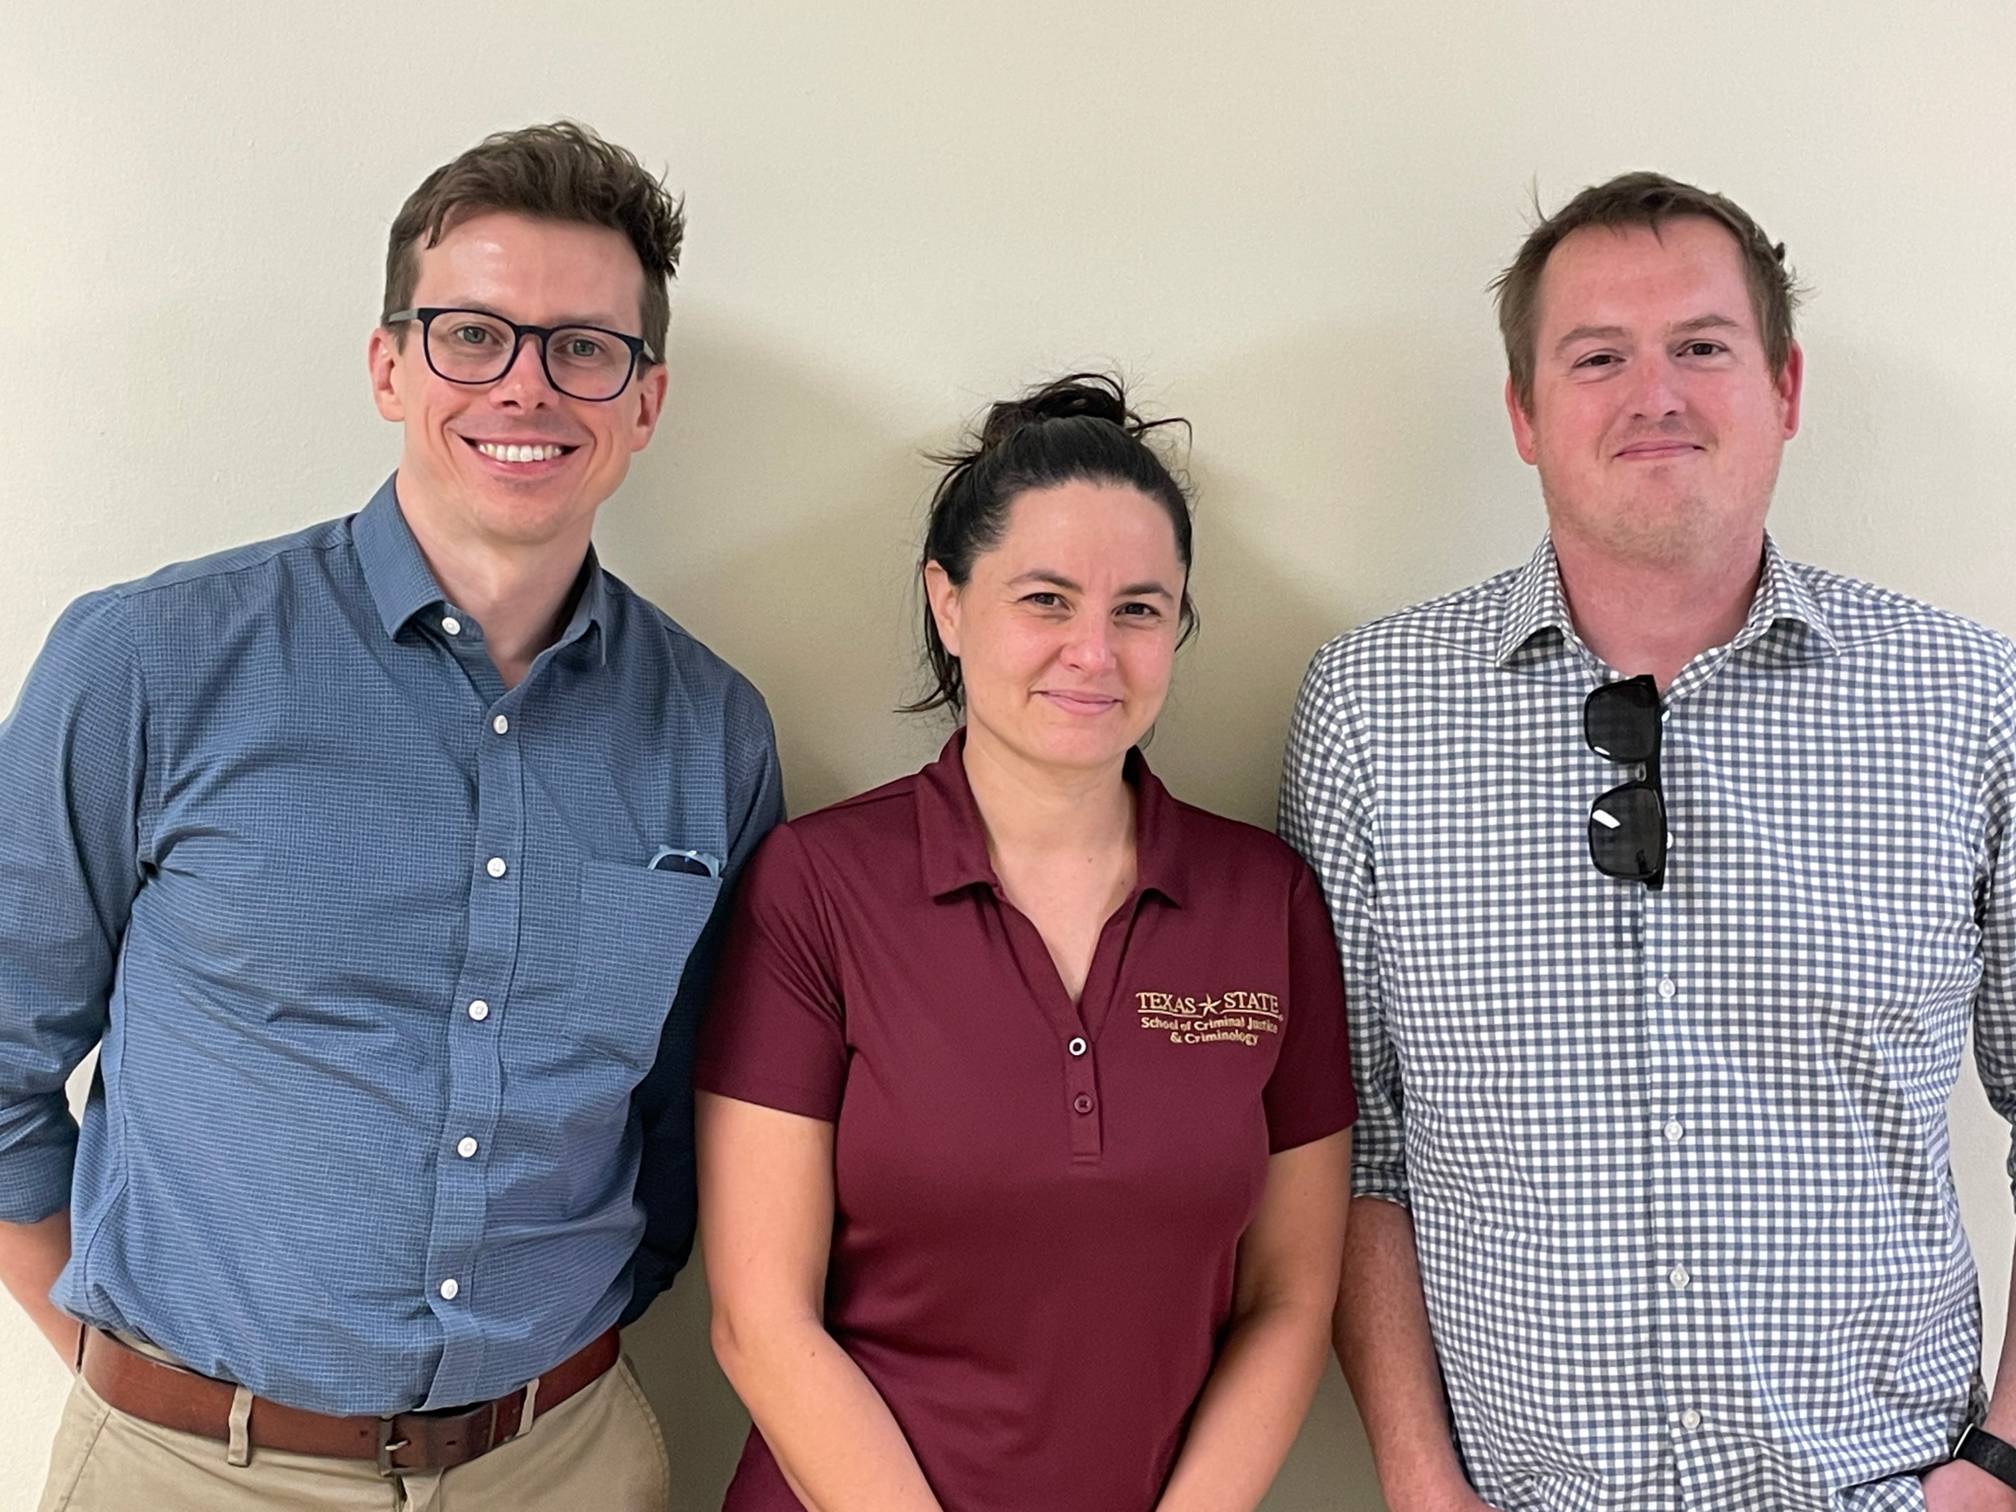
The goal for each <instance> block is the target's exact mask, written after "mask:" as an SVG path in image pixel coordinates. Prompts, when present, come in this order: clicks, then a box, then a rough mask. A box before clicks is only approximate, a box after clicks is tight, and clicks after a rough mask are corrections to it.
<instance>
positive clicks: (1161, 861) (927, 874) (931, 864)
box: [916, 725, 1188, 908]
mask: <svg viewBox="0 0 2016 1512" xmlns="http://www.w3.org/2000/svg"><path fill="white" fill-rule="evenodd" d="M1126 779H1127V782H1128V784H1129V785H1130V786H1132V787H1133V789H1134V876H1135V890H1136V891H1137V892H1156V893H1160V894H1161V895H1162V896H1163V897H1165V898H1167V899H1168V900H1169V901H1170V902H1171V903H1174V904H1175V905H1176V906H1177V907H1178V908H1181V907H1182V906H1183V898H1184V895H1185V893H1186V892H1187V891H1188V889H1187V888H1186V887H1185V885H1184V884H1185V880H1186V879H1185V867H1186V864H1187V863H1186V861H1185V859H1184V856H1183V854H1182V852H1181V849H1180V847H1179V846H1178V844H1177V836H1176V830H1177V825H1176V823H1175V819H1176V815H1175V813H1174V810H1175V807H1176V800H1175V799H1174V798H1172V797H1171V796H1170V795H1169V790H1168V789H1167V788H1166V787H1164V786H1163V785H1162V782H1161V779H1160V778H1158V777H1156V775H1155V774H1154V773H1153V772H1151V771H1149V770H1148V762H1147V759H1146V758H1145V757H1143V756H1142V754H1141V752H1140V750H1139V748H1138V747H1137V748H1136V749H1134V750H1130V751H1129V752H1128V753H1127V765H1126ZM916 791H917V838H918V844H919V851H920V859H921V861H922V864H923V869H924V888H925V891H926V892H928V893H929V894H930V895H931V896H932V897H934V898H943V897H946V896H948V895H950V894H952V893H955V892H958V891H959V890H960V889H962V888H967V887H973V886H976V885H984V886H987V887H998V886H1000V881H1001V879H1000V878H999V877H998V876H996V875H995V873H994V863H993V862H992V861H991V860H990V859H989V858H988V855H987V827H986V825H985V824H984V823H983V822H982V821H981V818H980V805H979V804H978V803H977V802H975V801H974V798H973V788H972V785H971V784H970V783H968V782H967V780H966V727H965V726H964V725H961V726H960V727H959V728H958V729H957V730H954V731H953V732H952V738H951V739H950V740H948V741H946V742H945V748H944V749H943V750H942V751H940V752H939V753H938V759H937V760H936V761H934V762H932V763H931V764H930V765H929V766H927V767H925V768H924V770H923V771H921V772H919V773H918V774H917V789H916Z"/></svg>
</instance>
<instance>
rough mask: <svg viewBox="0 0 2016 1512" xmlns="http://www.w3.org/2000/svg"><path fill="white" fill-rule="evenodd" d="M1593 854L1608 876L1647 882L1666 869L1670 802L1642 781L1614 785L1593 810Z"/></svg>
mask: <svg viewBox="0 0 2016 1512" xmlns="http://www.w3.org/2000/svg"><path fill="white" fill-rule="evenodd" d="M1589 855H1590V858H1591V859H1592V860H1594V861H1595V863H1596V870H1598V871H1600V872H1601V873H1603V875H1604V876H1606V877H1622V878H1624V879H1626V880H1627V881H1632V882H1643V881H1645V880H1646V879H1647V878H1650V877H1655V876H1657V875H1658V874H1659V873H1660V872H1663V871H1664V870H1665V869H1666V805H1665V803H1664V802H1662V801H1661V799H1660V797H1659V795H1658V794H1657V793H1656V792H1654V791H1653V790H1652V789H1651V788H1650V787H1648V786H1647V785H1646V784H1644V783H1642V782H1627V783H1625V784H1624V785H1623V786H1622V787H1614V788H1612V789H1610V791H1609V792H1607V793H1605V794H1604V795H1603V796H1602V797H1601V798H1598V799H1597V800H1596V805H1595V807H1594V808H1592V809H1590V810H1589Z"/></svg>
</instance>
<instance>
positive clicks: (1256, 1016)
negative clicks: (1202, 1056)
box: [1134, 992, 1282, 1045]
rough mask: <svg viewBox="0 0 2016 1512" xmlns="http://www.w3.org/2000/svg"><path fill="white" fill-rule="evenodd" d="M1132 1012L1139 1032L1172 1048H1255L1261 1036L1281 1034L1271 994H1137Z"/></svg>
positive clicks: (1276, 1004) (1276, 1005)
mask: <svg viewBox="0 0 2016 1512" xmlns="http://www.w3.org/2000/svg"><path fill="white" fill-rule="evenodd" d="M1134 1011H1135V1012H1136V1013H1138V1014H1139V1015H1140V1017H1141V1027H1142V1028H1143V1029H1149V1030H1153V1031H1155V1032H1156V1033H1158V1034H1166V1035H1168V1036H1169V1043H1170V1044H1172V1045H1218V1044H1234V1045H1257V1044H1259V1043H1260V1038H1261V1036H1262V1035H1267V1034H1279V1033H1280V1032H1281V1017H1282V1015H1281V999H1279V998H1278V997H1276V996H1274V994H1273V993H1271V992H1225V993H1220V994H1218V995H1217V996H1215V997H1184V996H1181V995H1179V994H1177V993H1173V992H1137V993H1135V994H1134Z"/></svg>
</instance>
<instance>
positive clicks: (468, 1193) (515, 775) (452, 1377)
mask: <svg viewBox="0 0 2016 1512" xmlns="http://www.w3.org/2000/svg"><path fill="white" fill-rule="evenodd" d="M441 630H442V633H443V635H444V636H445V637H446V638H447V643H448V646H449V648H450V650H451V651H452V652H453V653H454V655H455V657H456V660H457V661H458V662H459V663H460V664H461V667H462V670H463V671H464V672H465V673H466V674H467V675H468V682H469V686H470V687H471V689H472V690H474V692H475V695H476V697H475V699H474V700H472V701H471V703H470V704H469V705H465V711H464V712H463V713H461V714H459V715H458V716H457V717H460V718H474V719H480V720H481V722H482V729H481V731H480V733H479V735H478V738H477V744H476V824H475V845H474V852H473V854H472V856H471V857H470V866H469V895H468V915H467V916H468V943H467V945H466V948H465V950H464V953H463V959H462V967H461V971H460V973H459V975H458V976H457V979H456V984H455V997H454V1000H453V1004H452V1006H451V1008H450V1010H449V1023H448V1036H447V1043H448V1057H447V1085H446V1087H445V1089H444V1092H445V1098H446V1105H445V1118H444V1121H443V1124H442V1127H441V1133H440V1136H439V1140H440V1147H439V1148H438V1149H437V1150H436V1152H435V1164H434V1212H433V1221H432V1224H431V1226H430V1229H429V1232H428V1237H427V1267H428V1269H427V1275H428V1278H429V1279H428V1286H429V1292H428V1305H429V1306H430V1307H431V1309H432V1310H433V1313H434V1316H435V1318H436V1319H437V1320H438V1321H439V1322H440V1325H441V1329H442V1335H443V1348H442V1356H441V1363H440V1366H439V1368H438V1369H437V1370H436V1372H435V1377H434V1382H433V1386H432V1389H431V1390H430V1391H429V1393H428V1396H427V1400H426V1402H425V1403H424V1404H423V1405H425V1406H426V1407H429V1408H434V1407H452V1406H459V1405H462V1404H463V1403H465V1402H467V1401H469V1400H470V1399H471V1398H472V1397H473V1396H474V1394H475V1387H474V1383H475V1381H476V1380H477V1378H478V1376H479V1375H480V1373H481V1371H482V1365H483V1358H482V1335H481V1331H480V1329H479V1326H478V1317H479V1314H480V1307H481V1296H480V1293H479V1291H478V1281H479V1278H478V1276H477V1262H478V1258H479V1253H480V1247H481V1239H482V1234H483V1231H484V1226H485V1223H486V1221H487V1217H488V1200H489V1198H488V1172H489V1164H490V1157H491V1145H492V1141H493V1139H494V1137H495V1134H496V1130H497V1122H498V1117H499V1113H500V1111H501V1095H502V1085H503V1075H502V1055H501V1052H500V1048H499V1047H500V1040H501V1036H502V1035H503V1033H504V1030H505V1025H506V1022H507V1020H508V1018H509V1011H510V1002H511V985H512V980H513V976H514V974H515V971H516V966H517V948H518V941H519V938H520V935H521V930H520V917H521V914H522V911H523V900H524V877H523V870H524V862H525V818H526V816H525V783H524V771H523V760H522V753H521V749H520V747H521V744H522V739H521V735H522V732H521V730H520V721H521V720H522V718H523V707H524V695H525V688H526V684H525V683H520V685H519V686H518V687H517V688H515V689H511V690H509V691H507V690H506V689H505V688H504V685H503V681H502V679H501V678H500V677H499V676H498V675H497V672H496V669H495V667H494V666H493V665H492V664H491V661H490V658H489V654H488V652H487V651H486V649H485V648H484V645H483V642H482V632H481V630H480V628H479V627H477V626H476V625H475V624H474V623H473V622H472V621H470V620H469V619H468V618H467V616H464V615H458V614H457V613H456V612H455V611H454V610H452V609H450V610H449V611H448V612H447V614H446V615H445V616H444V617H443V619H442V621H441Z"/></svg>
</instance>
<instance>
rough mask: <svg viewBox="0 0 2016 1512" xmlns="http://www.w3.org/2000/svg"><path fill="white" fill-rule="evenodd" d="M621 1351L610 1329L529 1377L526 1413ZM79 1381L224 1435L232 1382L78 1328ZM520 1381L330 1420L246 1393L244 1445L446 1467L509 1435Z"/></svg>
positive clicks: (520, 1398) (590, 1377)
mask: <svg viewBox="0 0 2016 1512" xmlns="http://www.w3.org/2000/svg"><path fill="white" fill-rule="evenodd" d="M622 1352H623V1346H622V1342H621V1340H620V1339H619V1338H618V1336H617V1333H616V1330H615V1329H613V1328H612V1329H610V1330H609V1331H608V1332H607V1333H605V1334H603V1335H602V1336H601V1337H600V1338H598V1339H596V1340H595V1341H594V1342H593V1343H592V1344H589V1345H588V1346H587V1347H586V1348H584V1349H582V1350H580V1351H578V1352H577V1353H575V1354H572V1355H569V1356H568V1357H567V1358H566V1359H564V1360H562V1361H561V1362H560V1363H559V1364H558V1365H555V1366H554V1367H553V1368H552V1369H551V1370H549V1371H547V1372H546V1373H545V1374H544V1375H542V1376H541V1377H539V1379H538V1381H537V1382H536V1383H534V1384H535V1385H536V1387H537V1391H536V1393H535V1394H534V1395H533V1410H534V1413H535V1415H544V1414H545V1413H547V1412H549V1411H551V1410H552V1409H553V1408H555V1407H558V1406H559V1405H560V1404H561V1403H562V1402H564V1401H566V1400H567V1399H568V1398H569V1397H571V1396H573V1395H574V1394H575V1393H576V1392H578V1391H580V1390H582V1389H583V1388H584V1387H587V1386H589V1385H592V1384H593V1383H594V1382H596V1381H598V1380H600V1379H601V1378H602V1377H603V1376H604V1375H605V1374H607V1373H608V1371H609V1368H610V1367H611V1366H612V1365H614V1364H615V1363H616V1361H617V1359H618V1358H619V1357H620V1356H621V1354H622ZM80 1369H81V1370H82V1373H83V1376H84V1379H85V1381H86V1382H87V1383H88V1384H89V1385H90V1387H91V1389H92V1390H93V1391H95V1392H97V1393H98V1395H99V1396H101V1397H103V1398H104V1399H105V1401H106V1402H107V1403H109V1404H110V1405H111V1406H113V1407H116V1408H117V1409H118V1410H119V1411H121V1412H124V1413H127V1414H129V1415H130V1416H132V1417H136V1418H140V1419H141V1420H142V1421H144V1422H149V1423H153V1424H155V1425H157V1426H158V1427H162V1428H173V1429H176V1430H178V1431H179V1432H182V1433H195V1434H200V1435H201V1436H202V1437H204V1438H209V1439H217V1440H220V1441H226V1442H228V1441H229V1439H230V1437H231V1402H232V1398H233V1397H234V1396H236V1394H237V1388H236V1387H234V1386H233V1385H232V1384H231V1383H230V1382H229V1381H218V1380H213V1379H212V1378H211V1377H209V1376H206V1375H198V1374H197V1373H196V1372H195V1371H193V1370H184V1369H182V1367H181V1366H179V1365H170V1364H167V1363H166V1362H165V1361H162V1360H156V1359H153V1358H151V1357H149V1356H147V1355H144V1354H142V1353H140V1351H139V1350H137V1349H134V1348H132V1347H131V1346H129V1345H127V1344H124V1343H122V1342H121V1341H119V1340H118V1339H115V1338H114V1337H112V1335H110V1334H108V1333H103V1332H101V1331H100V1330H98V1329H95V1328H87V1329H86V1330H85V1331H84V1342H83V1361H82V1364H81V1366H80ZM526 1391H527V1388H526V1387H523V1386H521V1387H519V1388H518V1389H517V1390H516V1391H514V1392H511V1393H510V1394H509V1395H507V1396H501V1397H498V1398H497V1400H496V1401H494V1402H479V1403H477V1404H476V1405H475V1406H473V1407H464V1408H460V1409H458V1410H456V1411H453V1412H402V1413H399V1414H397V1415H396V1416H393V1417H334V1416H331V1415H329V1414H327V1413H322V1412H304V1411H302V1410H301V1409H300V1408H298V1407H286V1406H282V1405H281V1404H280V1403H279V1402H271V1401H268V1400H267V1399H266V1398H264V1397H254V1398H252V1416H251V1420H250V1423H249V1424H248V1436H249V1438H250V1441H251V1443H252V1445H253V1447H254V1448H260V1449H284V1450H287V1451H289V1452H291V1453H294V1454H319V1455H325V1456H327V1457H329V1458H332V1459H359V1460H376V1461H377V1463H378V1472H379V1474H381V1475H407V1474H421V1473H424V1472H427V1471H431V1470H448V1469H452V1468H453V1467H454V1466H456V1465H463V1464H467V1463H468V1462H469V1461H470V1460H473V1459H475V1458H476V1457H477V1456H478V1455H481V1454H488V1453H489V1452H490V1451H491V1450H492V1449H495V1448H496V1447H497V1446H498V1445H499V1444H502V1443H504V1442H505V1441H506V1440H508V1439H510V1438H512V1437H513V1436H514V1435H516V1434H517V1432H518V1429H519V1427H520V1425H521V1424H522V1423H523V1422H524V1419H525V1396H526Z"/></svg>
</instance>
